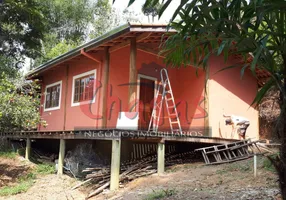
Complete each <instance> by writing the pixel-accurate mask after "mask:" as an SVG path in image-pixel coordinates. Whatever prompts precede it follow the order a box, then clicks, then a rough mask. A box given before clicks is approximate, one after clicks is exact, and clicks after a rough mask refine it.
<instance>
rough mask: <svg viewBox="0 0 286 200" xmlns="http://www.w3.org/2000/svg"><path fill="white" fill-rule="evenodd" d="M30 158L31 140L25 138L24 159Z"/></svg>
mask: <svg viewBox="0 0 286 200" xmlns="http://www.w3.org/2000/svg"><path fill="white" fill-rule="evenodd" d="M30 158H31V139H30V138H27V140H26V153H25V159H26V160H30Z"/></svg>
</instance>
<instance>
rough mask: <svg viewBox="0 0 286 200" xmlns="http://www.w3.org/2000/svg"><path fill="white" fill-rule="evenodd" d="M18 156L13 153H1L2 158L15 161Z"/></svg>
mask: <svg viewBox="0 0 286 200" xmlns="http://www.w3.org/2000/svg"><path fill="white" fill-rule="evenodd" d="M17 155H18V154H17V153H16V152H13V151H0V157H1V158H9V159H15V158H16V156H17Z"/></svg>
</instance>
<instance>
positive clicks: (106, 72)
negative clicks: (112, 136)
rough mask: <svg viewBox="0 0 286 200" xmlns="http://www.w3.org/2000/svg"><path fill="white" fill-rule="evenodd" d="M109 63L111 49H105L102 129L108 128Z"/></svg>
mask: <svg viewBox="0 0 286 200" xmlns="http://www.w3.org/2000/svg"><path fill="white" fill-rule="evenodd" d="M109 62H110V54H109V47H104V60H103V63H104V65H103V83H102V91H103V98H102V117H103V118H102V128H106V126H107V97H108V79H109Z"/></svg>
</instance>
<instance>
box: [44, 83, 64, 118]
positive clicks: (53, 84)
mask: <svg viewBox="0 0 286 200" xmlns="http://www.w3.org/2000/svg"><path fill="white" fill-rule="evenodd" d="M62 83H63V81H58V82H55V83H52V84H49V85H46V87H45V100H44V112H47V111H52V110H59V109H60V108H61V99H62ZM59 84H60V96H59V105H58V106H57V107H52V108H46V98H47V89H48V88H50V87H53V86H55V85H59Z"/></svg>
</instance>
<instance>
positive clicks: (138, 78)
mask: <svg viewBox="0 0 286 200" xmlns="http://www.w3.org/2000/svg"><path fill="white" fill-rule="evenodd" d="M141 78H145V79H148V80H152V81H154V82H155V85H154V97H153V98H154V105H153V107H155V103H156V102H155V97H156V91H157V83H158V82H157V81H158V80H157V78H155V77H152V76H147V75H143V74H138V77H137V83H138V84H137V99H138V101H140V79H141ZM139 105H140V104H139ZM139 105H138V112H139ZM151 114H152V113H151ZM139 120H140V115H139V117H138V128H139V126H140V123H139ZM149 123H150V122H149ZM148 126H149V124H148Z"/></svg>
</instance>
